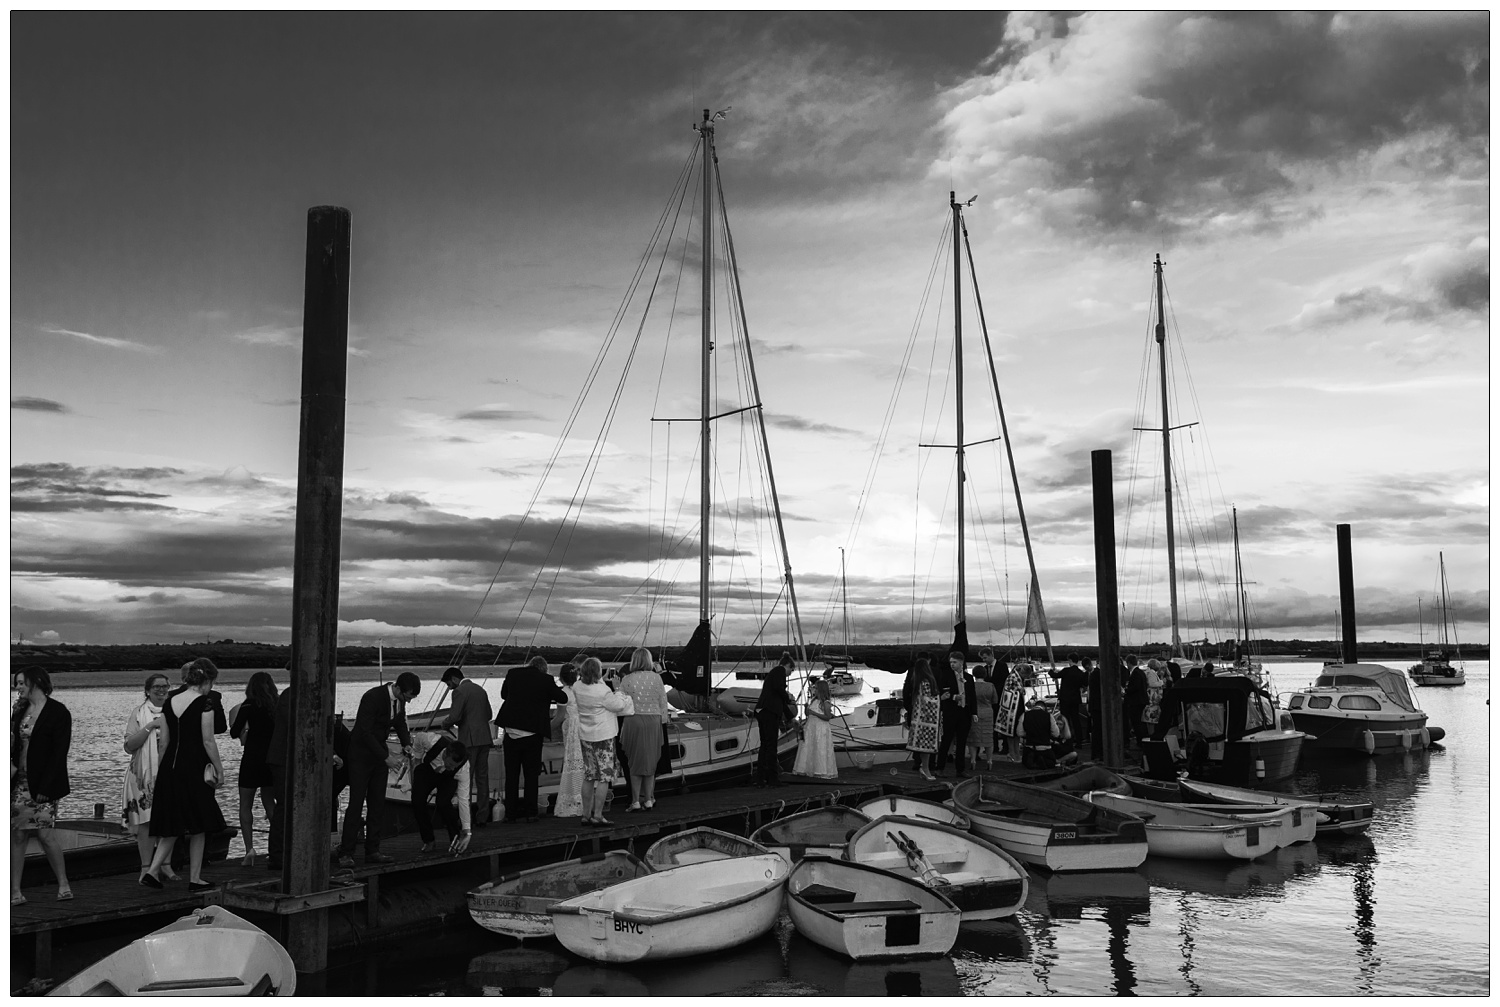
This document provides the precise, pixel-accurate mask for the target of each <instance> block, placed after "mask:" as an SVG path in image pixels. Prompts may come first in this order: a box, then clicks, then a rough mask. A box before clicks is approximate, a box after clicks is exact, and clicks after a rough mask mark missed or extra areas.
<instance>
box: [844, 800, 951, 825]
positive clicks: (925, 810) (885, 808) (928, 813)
mask: <svg viewBox="0 0 1500 1007" xmlns="http://www.w3.org/2000/svg"><path fill="white" fill-rule="evenodd" d="M859 811H860V812H861V813H862V814H865V815H868V816H870V817H871V818H887V817H890V816H892V815H895V816H898V817H901V818H918V819H922V820H924V821H929V822H939V823H941V824H943V825H951V826H953V827H954V828H955V829H959V830H960V831H964V832H967V831H968V829H969V819H968V816H966V815H965V814H964V813H963V812H961V811H959V810H958V809H957V808H954V807H951V806H949V805H947V804H939V803H938V802H937V801H924V800H922V799H921V798H920V797H904V796H902V795H900V794H891V795H888V796H886V797H876V798H872V799H871V800H868V801H866V802H865V803H863V804H861V805H860V806H859Z"/></svg>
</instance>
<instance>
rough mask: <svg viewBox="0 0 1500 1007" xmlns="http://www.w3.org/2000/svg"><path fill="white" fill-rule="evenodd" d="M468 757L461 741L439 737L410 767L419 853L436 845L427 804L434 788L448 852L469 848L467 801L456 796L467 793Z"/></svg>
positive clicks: (435, 847)
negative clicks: (445, 831) (419, 846)
mask: <svg viewBox="0 0 1500 1007" xmlns="http://www.w3.org/2000/svg"><path fill="white" fill-rule="evenodd" d="M485 726H486V727H488V726H489V725H488V724H486V725H485ZM472 761H473V760H471V759H470V758H469V753H468V752H467V751H466V750H465V747H464V743H463V742H462V741H458V740H456V739H454V738H449V737H439V738H438V740H437V741H435V742H433V743H432V747H431V748H429V749H428V750H427V751H426V752H424V753H423V754H422V757H421V758H420V759H418V760H417V763H416V765H414V766H413V767H412V770H411V810H412V815H413V817H415V818H416V820H417V832H418V833H420V834H421V836H422V852H423V853H431V852H432V851H433V850H435V849H437V840H436V837H435V836H434V834H433V831H432V810H431V809H430V808H429V807H428V806H427V798H428V797H429V796H431V795H432V794H433V793H434V792H436V793H437V812H438V817H439V818H441V819H442V820H443V827H444V828H445V829H447V830H448V840H449V842H448V852H450V853H462V852H463V851H464V850H466V849H468V848H469V835H470V833H469V802H468V800H467V799H458V795H459V794H460V793H462V794H463V795H464V797H465V798H467V796H468V792H469V767H470V765H471V763H472Z"/></svg>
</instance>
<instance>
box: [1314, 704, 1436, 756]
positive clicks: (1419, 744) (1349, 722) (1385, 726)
mask: <svg viewBox="0 0 1500 1007" xmlns="http://www.w3.org/2000/svg"><path fill="white" fill-rule="evenodd" d="M1292 722H1293V723H1295V724H1296V725H1297V730H1299V731H1305V732H1306V733H1307V734H1310V735H1313V736H1314V737H1315V740H1313V741H1311V742H1309V747H1311V748H1314V749H1316V750H1318V751H1322V752H1327V751H1341V752H1359V753H1363V754H1365V755H1394V754H1398V753H1401V752H1412V751H1421V750H1422V749H1424V748H1426V747H1427V746H1428V745H1429V744H1431V736H1430V734H1429V732H1428V731H1427V715H1426V714H1420V713H1419V714H1411V715H1401V716H1383V717H1380V718H1374V717H1371V718H1356V717H1340V716H1336V715H1326V714H1318V713H1306V712H1303V711H1301V710H1293V711H1292Z"/></svg>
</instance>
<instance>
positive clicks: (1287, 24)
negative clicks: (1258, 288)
mask: <svg viewBox="0 0 1500 1007" xmlns="http://www.w3.org/2000/svg"><path fill="white" fill-rule="evenodd" d="M1106 40H1107V42H1106ZM996 63H997V65H996V69H995V70H994V72H993V73H992V74H990V75H988V76H984V77H979V78H975V79H973V80H971V81H968V82H966V83H965V84H963V85H961V86H959V87H957V88H955V89H954V90H953V91H952V92H951V94H950V97H951V100H952V105H953V107H952V110H951V111H950V112H949V114H948V118H947V125H948V128H949V131H950V135H951V136H952V138H953V141H954V143H955V144H956V145H957V149H958V155H957V156H958V158H959V159H960V160H961V161H962V164H961V167H963V168H964V169H965V170H966V171H969V172H972V173H975V174H980V175H983V176H986V177H990V178H994V179H996V180H997V181H998V182H999V183H1000V184H1001V185H1002V186H1003V188H1004V192H1005V194H1006V195H1005V197H1003V198H1006V199H1013V200H1015V201H1016V204H1017V208H1018V212H1027V213H1035V214H1038V215H1040V216H1041V217H1042V218H1043V219H1044V220H1045V221H1047V222H1048V223H1050V224H1051V225H1053V226H1055V227H1057V228H1058V229H1060V230H1070V231H1071V230H1078V231H1082V232H1084V233H1088V234H1092V235H1097V234H1099V233H1100V232H1101V231H1102V232H1105V233H1109V232H1115V233H1119V234H1122V235H1137V234H1150V235H1156V236H1160V235H1164V234H1166V235H1170V234H1174V233H1179V232H1198V231H1206V232H1211V233H1223V232H1225V231H1226V230H1227V231H1231V232H1232V231H1240V230H1246V229H1251V230H1254V229H1274V228H1278V227H1281V226H1285V225H1287V224H1289V223H1295V222H1300V221H1302V220H1306V219H1311V218H1313V217H1315V216H1317V215H1318V213H1319V210H1318V208H1317V207H1316V205H1315V204H1309V203H1300V202H1298V200H1297V199H1295V198H1293V197H1298V196H1300V195H1302V194H1303V193H1305V192H1306V191H1307V189H1308V188H1309V185H1310V181H1311V179H1312V177H1313V176H1314V175H1316V174H1317V173H1318V172H1321V171H1323V170H1325V169H1333V170H1341V169H1344V168H1347V167H1351V166H1354V165H1355V164H1356V162H1360V163H1361V167H1363V168H1368V169H1369V170H1373V171H1389V172H1391V173H1394V174H1395V175H1397V176H1400V177H1412V178H1419V179H1426V180H1429V181H1433V182H1439V183H1445V184H1446V183H1447V182H1449V181H1450V180H1451V179H1454V178H1463V179H1471V180H1482V179H1483V178H1484V177H1485V176H1486V174H1487V171H1488V118H1489V76H1488V67H1489V49H1488V16H1487V14H1486V13H1484V12H1461V13H1427V12H1423V13H1405V14H1402V13H1389V12H1372V13H1355V14H1347V13H1339V14H1331V13H1306V12H1303V13H1293V12H1280V13H1276V12H1257V13H1248V14H1246V13H1191V14H1189V13H1181V12H1158V13H1133V12H1119V11H1111V12H1091V13H1086V14H1079V15H1076V16H1073V17H1070V18H1069V19H1068V32H1067V35H1066V37H1059V35H1058V33H1057V31H1056V19H1055V17H1054V16H1051V15H1012V16H1011V18H1010V21H1009V23H1008V25H1007V34H1006V42H1005V44H1004V45H1002V47H1001V48H1000V50H999V52H997V55H996ZM1372 160H1373V161H1375V162H1378V163H1376V164H1373V165H1371V164H1369V163H1367V162H1370V161H1372ZM944 170H947V166H946V165H945V166H944Z"/></svg>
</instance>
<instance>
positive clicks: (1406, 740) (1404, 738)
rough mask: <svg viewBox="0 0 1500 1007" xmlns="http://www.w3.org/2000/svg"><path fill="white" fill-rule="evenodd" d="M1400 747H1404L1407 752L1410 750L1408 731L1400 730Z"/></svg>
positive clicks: (1409, 733)
mask: <svg viewBox="0 0 1500 1007" xmlns="http://www.w3.org/2000/svg"><path fill="white" fill-rule="evenodd" d="M1401 747H1402V748H1404V749H1406V750H1407V751H1408V752H1409V751H1411V732H1410V731H1402V732H1401Z"/></svg>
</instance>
